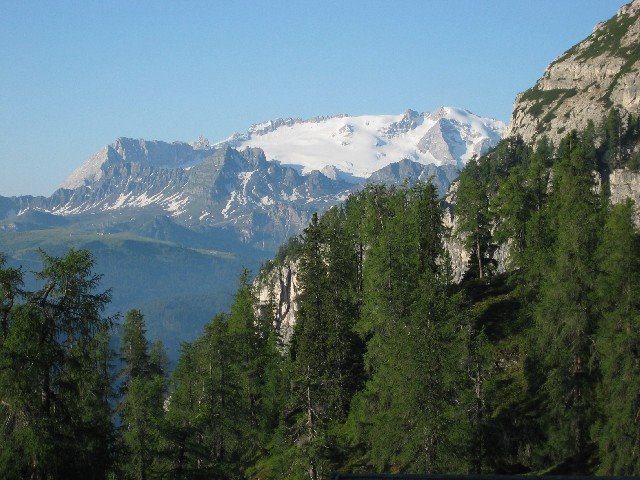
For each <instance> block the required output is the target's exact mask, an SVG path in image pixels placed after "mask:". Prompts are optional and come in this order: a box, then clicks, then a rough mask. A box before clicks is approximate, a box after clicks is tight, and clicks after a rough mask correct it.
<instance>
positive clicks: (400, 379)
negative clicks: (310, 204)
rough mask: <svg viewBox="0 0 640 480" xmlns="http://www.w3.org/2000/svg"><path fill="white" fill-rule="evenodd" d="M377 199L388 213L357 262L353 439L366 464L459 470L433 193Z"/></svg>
mask: <svg viewBox="0 0 640 480" xmlns="http://www.w3.org/2000/svg"><path fill="white" fill-rule="evenodd" d="M386 201H387V205H386V208H387V209H388V211H390V212H392V213H391V215H388V216H385V218H384V220H385V222H384V224H383V228H382V231H381V232H380V234H379V235H378V237H377V238H376V241H375V242H374V243H373V245H372V246H371V249H370V250H369V252H368V254H367V258H366V262H365V292H364V298H365V304H364V307H363V308H364V310H363V316H362V321H361V322H360V324H359V329H360V331H361V332H362V334H363V336H364V337H365V338H367V339H368V343H367V357H366V358H367V367H368V371H369V372H370V379H369V381H368V382H367V384H366V388H365V390H364V391H363V392H362V393H361V394H358V395H357V397H356V399H355V401H354V403H353V408H352V412H351V418H350V423H353V424H355V427H352V428H355V432H354V433H353V441H355V442H356V443H360V444H364V447H363V450H364V452H363V453H364V457H365V458H364V459H362V460H361V462H363V463H365V464H368V465H371V467H370V468H373V469H375V470H381V471H389V470H391V471H415V472H420V471H422V472H438V471H460V470H462V469H463V468H464V459H461V456H460V451H461V449H460V447H459V444H458V442H457V440H458V441H459V440H461V438H463V436H462V437H461V436H460V434H461V432H460V431H459V430H457V427H460V423H458V422H459V421H462V422H464V420H463V415H462V414H463V411H462V410H461V409H460V408H458V407H457V406H456V405H459V404H460V402H459V400H460V399H459V398H456V394H457V393H456V390H457V388H456V382H457V381H459V379H460V377H461V375H462V371H461V367H462V352H461V351H460V349H459V347H460V345H461V344H462V342H461V341H460V339H458V338H457V335H458V332H459V330H458V329H457V328H456V324H457V323H456V322H457V314H456V308H455V302H454V301H452V298H451V297H450V293H449V283H450V278H451V277H450V275H449V269H448V268H447V266H448V264H447V261H446V255H444V252H443V250H442V234H443V227H442V220H441V214H440V210H439V205H438V202H437V200H436V191H435V189H434V188H433V186H432V185H430V184H428V185H421V184H418V185H416V186H415V187H413V188H412V189H406V188H403V189H399V190H397V191H393V192H390V194H389V196H388V198H387V200H386ZM442 345H448V347H447V349H446V351H444V350H443V349H442V348H441V347H442ZM454 425H455V427H454Z"/></svg>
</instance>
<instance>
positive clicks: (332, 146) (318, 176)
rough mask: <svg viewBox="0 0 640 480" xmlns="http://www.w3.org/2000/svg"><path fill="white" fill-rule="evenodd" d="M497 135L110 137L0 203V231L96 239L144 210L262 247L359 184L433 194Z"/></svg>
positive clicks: (262, 132)
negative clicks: (60, 175)
mask: <svg viewBox="0 0 640 480" xmlns="http://www.w3.org/2000/svg"><path fill="white" fill-rule="evenodd" d="M503 131H504V124H502V123H501V122H499V121H497V120H492V119H487V118H482V117H478V116H477V115H474V114H472V113H470V112H468V111H466V110H460V109H455V108H449V107H446V108H445V107H443V108H440V109H439V110H437V111H435V112H433V113H417V112H415V111H413V110H408V111H406V112H405V113H404V114H401V115H379V116H374V115H368V116H348V115H338V116H334V117H317V118H314V119H311V120H293V119H284V120H283V119H280V120H275V121H269V122H264V123H262V124H259V125H254V126H253V127H251V128H250V129H249V131H248V132H247V133H245V134H235V135H233V136H231V137H230V138H228V139H227V140H224V141H222V142H218V143H216V144H214V145H210V144H209V142H208V141H207V140H206V139H204V138H202V137H201V138H200V139H199V140H198V141H197V142H194V143H186V142H174V143H167V142H162V141H149V140H144V139H138V140H134V139H130V138H119V139H117V140H116V141H115V142H114V143H112V144H111V145H108V146H106V147H104V148H102V149H101V150H100V151H99V152H98V153H96V154H95V155H94V156H92V157H91V158H89V159H88V160H87V161H86V162H85V163H84V164H82V165H81V166H80V167H79V168H78V169H77V170H75V171H74V172H73V173H72V174H71V175H70V176H69V178H68V179H67V180H66V181H65V182H64V184H63V185H62V188H60V189H59V190H57V191H56V192H55V193H54V194H53V195H52V196H51V197H48V198H44V197H30V196H25V197H16V198H10V199H6V198H5V199H3V198H1V197H0V228H4V229H11V228H13V229H20V228H27V226H28V227H29V228H33V226H34V225H37V224H38V223H43V222H44V223H47V222H48V223H50V224H59V221H57V220H56V221H54V217H53V216H55V217H58V218H59V217H64V218H65V219H67V220H68V221H71V222H72V223H73V222H75V221H77V220H78V219H85V220H86V219H87V218H90V219H91V221H90V222H89V223H86V221H85V220H82V221H83V222H85V223H86V224H87V225H89V226H88V227H87V228H99V229H103V230H106V231H108V230H109V229H110V228H112V227H113V225H114V224H116V223H118V224H120V223H122V222H123V221H124V220H123V219H125V218H130V219H135V218H136V216H137V215H139V214H142V213H144V214H145V215H149V214H152V215H158V216H164V217H167V218H168V219H170V220H171V222H174V223H175V224H177V225H179V226H181V227H186V228H189V229H201V230H202V229H205V230H206V229H219V228H225V229H227V230H229V231H232V232H235V233H234V234H235V236H236V238H237V240H239V241H241V242H243V243H244V244H247V245H250V246H253V247H256V248H261V249H266V250H272V249H275V248H277V246H278V245H279V244H280V243H281V242H283V241H284V240H286V238H288V237H289V236H291V235H295V234H297V233H298V232H299V231H300V230H301V229H302V228H303V227H304V226H305V225H306V224H307V223H308V221H309V219H310V216H311V214H312V213H313V212H314V211H323V210H325V209H327V208H329V207H330V206H331V205H335V204H337V203H340V202H341V201H343V200H344V199H345V198H346V197H347V195H348V194H349V193H351V192H352V191H354V190H357V189H359V188H362V186H363V185H364V184H365V183H366V182H367V181H370V182H383V183H396V182H401V181H403V180H404V179H406V178H409V179H410V180H418V179H420V180H427V179H428V178H433V179H434V182H435V183H436V184H437V185H438V186H439V188H440V189H441V191H442V192H444V190H445V189H446V188H447V187H448V185H449V184H450V183H451V181H453V180H454V179H455V177H456V176H457V171H458V168H459V167H461V166H463V165H464V163H465V162H466V161H467V160H468V159H470V158H471V157H472V156H473V155H476V154H482V153H484V152H485V151H486V150H488V149H489V148H490V147H491V146H493V145H495V144H496V143H497V142H498V141H499V140H500V138H501V135H502V133H503ZM33 211H38V212H40V213H39V214H38V215H34V214H32V213H29V212H33ZM25 214H28V215H27V217H24V215H25ZM44 214H46V215H44ZM47 215H49V217H47ZM27 219H28V221H27ZM118 228H120V227H118Z"/></svg>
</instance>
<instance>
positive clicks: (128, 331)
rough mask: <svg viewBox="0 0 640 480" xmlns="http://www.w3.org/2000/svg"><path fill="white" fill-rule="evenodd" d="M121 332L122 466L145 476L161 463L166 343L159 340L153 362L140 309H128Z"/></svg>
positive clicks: (140, 478)
mask: <svg viewBox="0 0 640 480" xmlns="http://www.w3.org/2000/svg"><path fill="white" fill-rule="evenodd" d="M122 332H123V333H122V338H121V346H120V355H121V359H122V362H123V368H122V370H121V373H120V375H121V382H122V388H121V391H122V401H121V403H120V406H119V413H120V420H121V425H120V432H121V441H122V448H123V452H122V459H121V465H120V468H121V470H122V471H123V474H124V477H125V478H130V479H134V480H146V479H147V478H151V477H152V476H153V475H154V474H155V473H157V471H158V468H159V463H160V459H159V456H160V444H161V428H162V425H161V423H162V419H163V403H164V399H165V393H166V385H165V379H164V375H165V372H164V371H163V369H162V368H163V367H162V365H161V364H160V363H161V362H162V360H161V357H162V355H163V347H162V345H161V344H156V345H157V346H156V347H155V352H154V357H156V358H157V359H156V360H155V362H154V363H152V362H151V356H150V353H149V343H148V341H147V338H146V328H145V320H144V316H143V315H142V313H141V312H140V311H138V310H131V311H129V312H128V313H127V316H126V318H125V321H124V324H123V327H122ZM158 357H159V358H158Z"/></svg>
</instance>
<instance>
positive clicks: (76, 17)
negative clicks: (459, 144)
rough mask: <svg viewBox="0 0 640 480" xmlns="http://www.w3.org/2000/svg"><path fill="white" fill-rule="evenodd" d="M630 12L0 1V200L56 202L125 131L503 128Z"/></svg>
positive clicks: (518, 5)
mask: <svg viewBox="0 0 640 480" xmlns="http://www.w3.org/2000/svg"><path fill="white" fill-rule="evenodd" d="M623 3H624V0H561V1H558V0H534V1H529V0H491V1H490V0H485V1H481V0H413V1H403V0H388V1H377V0H368V1H364V0H362V1H357V0H356V1H345V0H341V1H331V0H313V1H302V0H290V1H288V2H284V1H269V2H267V1H260V0H254V1H238V0H234V1H232V0H229V1H225V2H222V1H221V2H209V1H203V2H196V1H130V0H129V1H113V0H110V1H85V0H76V1H73V2H72V1H64V0H62V1H55V2H51V1H47V2H34V1H15V0H0V195H5V196H6V195H18V194H27V193H29V194H47V195H48V194H50V193H52V192H53V191H54V190H55V188H57V186H58V185H59V184H60V183H61V182H62V181H63V180H64V178H66V176H67V175H68V174H69V173H70V172H71V171H72V170H73V169H74V168H75V167H77V166H78V165H79V164H80V163H81V162H83V161H84V160H85V159H86V158H87V157H88V156H90V155H91V154H93V153H94V152H96V151H97V150H99V149H100V148H101V147H102V146H104V145H106V144H108V143H111V142H112V141H113V140H114V139H115V138H117V137H119V136H129V137H135V138H147V139H159V140H167V141H173V140H186V141H191V140H194V139H196V138H197V137H198V136H199V135H201V134H203V135H205V136H207V137H208V138H209V139H210V140H211V141H217V140H221V139H223V138H224V137H226V136H227V135H229V134H231V133H233V132H234V131H244V130H246V128H247V127H248V126H249V125H250V124H252V123H255V122H259V121H262V120H266V119H270V118H277V117H284V116H292V117H311V116H315V115H329V114H335V113H349V114H354V115H355V114H364V113H400V112H402V111H404V110H406V109H407V108H412V109H414V110H419V111H429V110H432V109H434V108H436V107H438V106H440V105H451V106H458V107H463V108H467V109H469V110H471V111H473V112H475V113H478V114H480V115H485V116H493V117H496V118H499V119H501V120H504V121H508V120H509V115H510V113H511V107H512V104H513V100H514V98H515V95H516V93H517V92H519V91H522V90H524V89H526V88H528V87H529V86H531V85H532V84H533V83H534V82H535V81H536V79H537V78H538V77H539V76H540V75H541V74H542V72H543V70H544V68H545V67H546V65H547V64H548V63H550V62H551V61H552V60H553V59H554V58H555V57H556V56H558V55H560V54H561V53H562V52H563V51H565V50H567V49H568V48H569V47H571V46H572V45H574V44H575V43H577V42H578V41H580V40H581V39H583V38H584V37H586V36H587V35H588V34H589V33H591V30H592V28H593V27H594V25H595V24H596V23H597V22H599V21H602V20H606V19H607V18H609V17H610V16H612V15H613V14H614V13H615V12H616V10H617V9H618V8H619V7H620V6H621V5H622V4H623Z"/></svg>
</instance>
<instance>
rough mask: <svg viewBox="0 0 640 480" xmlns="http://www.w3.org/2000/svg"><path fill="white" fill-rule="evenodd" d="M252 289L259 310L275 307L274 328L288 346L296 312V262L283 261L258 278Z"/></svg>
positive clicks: (290, 260) (291, 260)
mask: <svg viewBox="0 0 640 480" xmlns="http://www.w3.org/2000/svg"><path fill="white" fill-rule="evenodd" d="M254 288H255V292H256V297H257V298H258V304H259V309H268V308H271V306H273V307H275V312H274V317H275V327H276V329H277V330H278V332H279V333H280V338H281V340H282V342H283V343H284V344H289V343H290V341H291V335H293V326H294V325H295V323H296V319H297V312H298V302H297V298H298V293H299V285H298V262H297V261H295V260H293V259H285V260H284V261H283V262H282V264H280V265H277V266H275V267H274V268H272V269H271V270H269V271H267V272H264V273H263V275H261V276H258V277H257V278H256V281H255V283H254Z"/></svg>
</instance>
